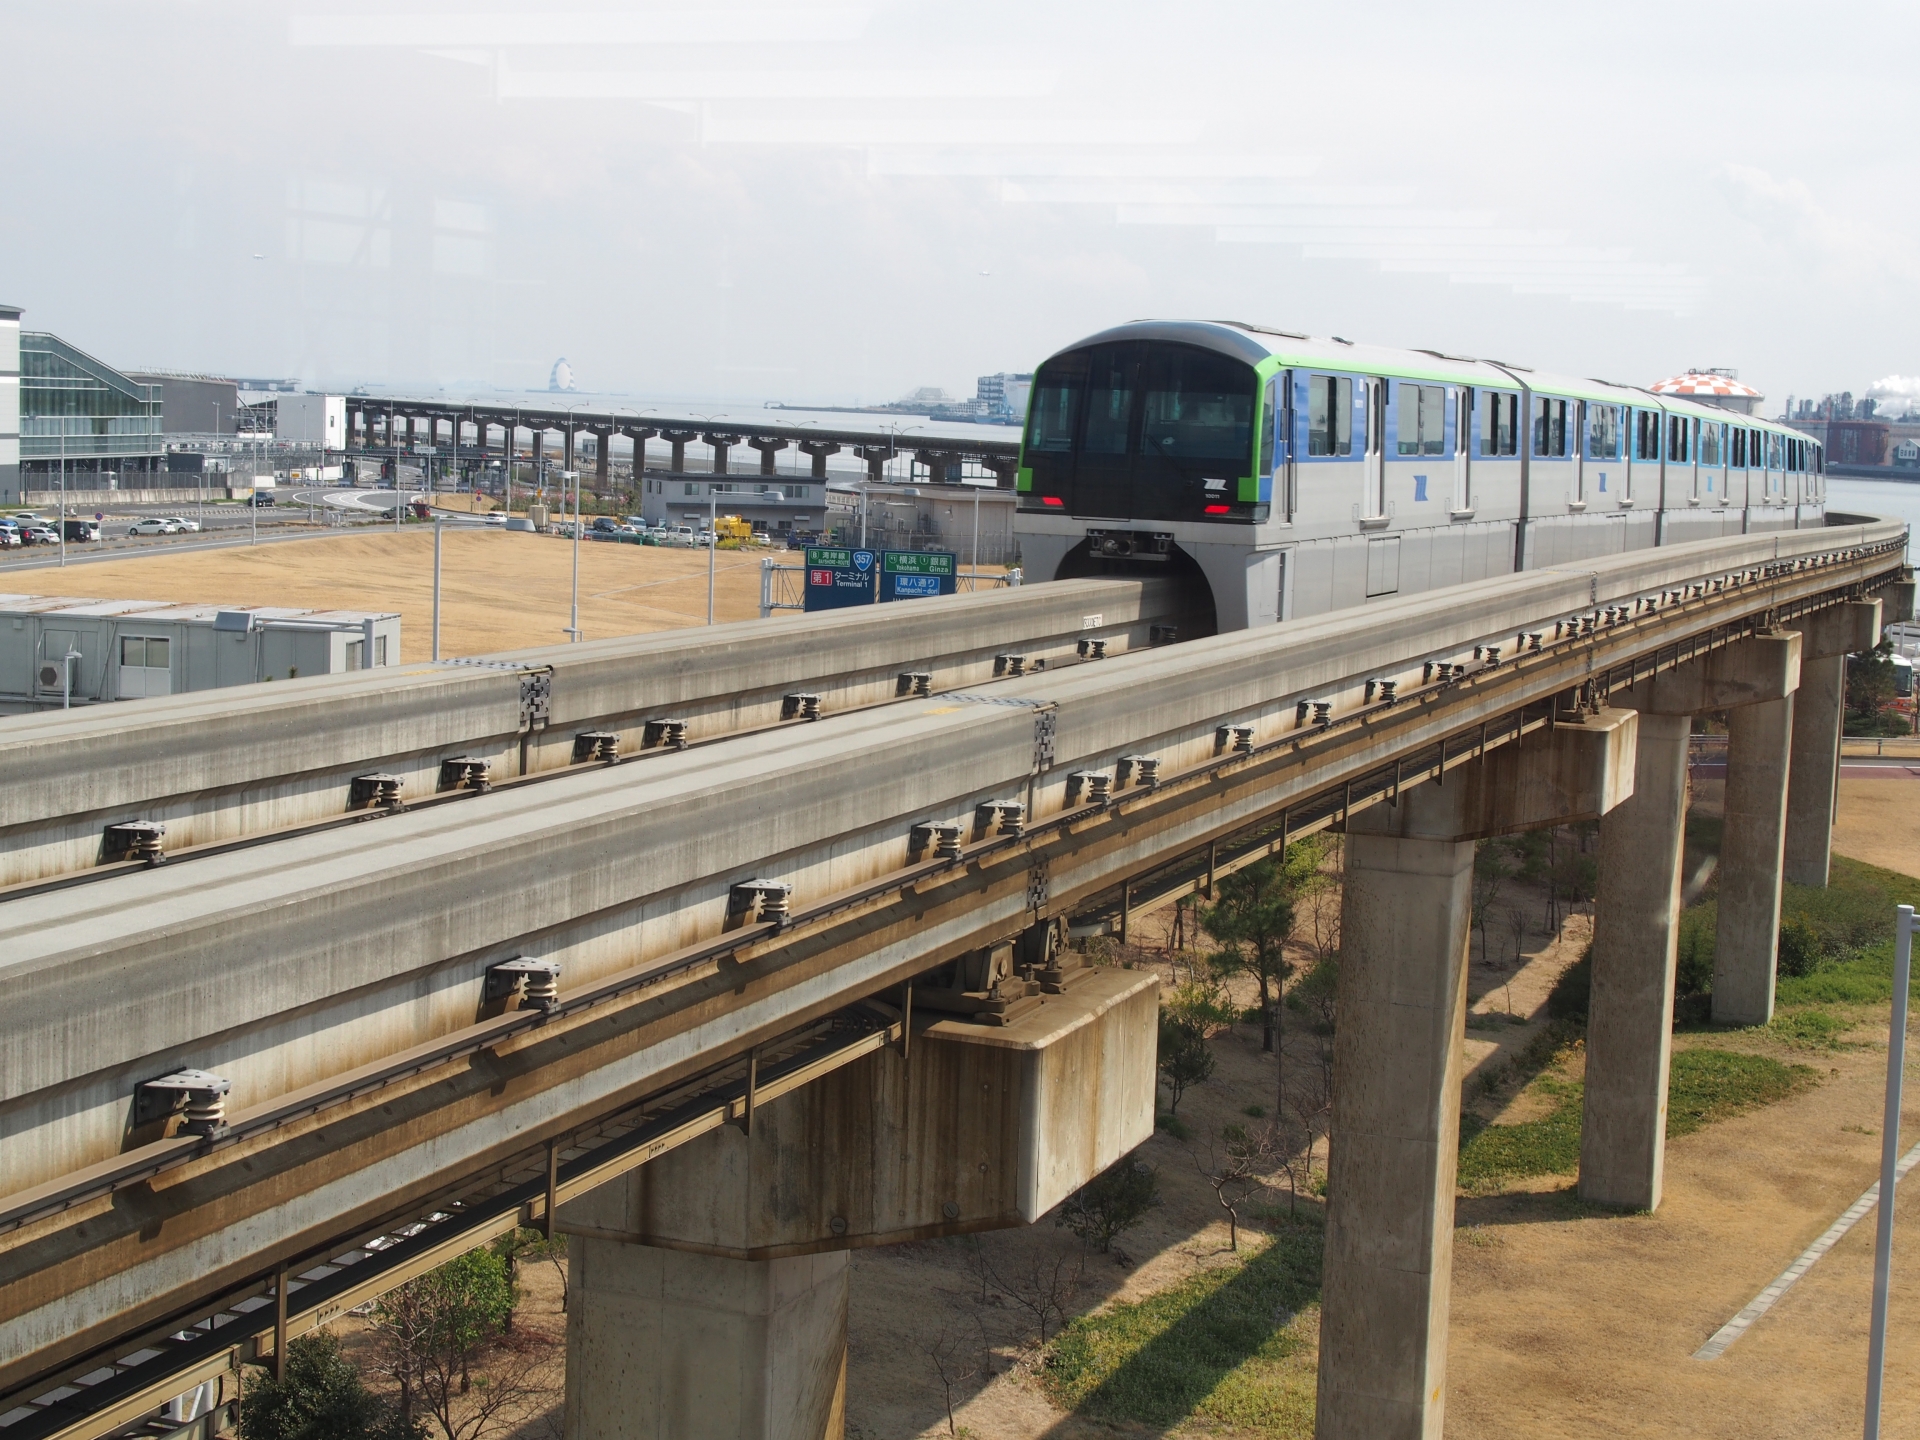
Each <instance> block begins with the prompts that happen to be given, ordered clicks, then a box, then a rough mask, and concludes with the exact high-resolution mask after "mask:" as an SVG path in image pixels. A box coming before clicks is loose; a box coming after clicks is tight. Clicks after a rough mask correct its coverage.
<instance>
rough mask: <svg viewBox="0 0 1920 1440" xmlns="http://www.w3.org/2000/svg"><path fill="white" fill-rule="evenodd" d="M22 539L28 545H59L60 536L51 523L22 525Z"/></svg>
mask: <svg viewBox="0 0 1920 1440" xmlns="http://www.w3.org/2000/svg"><path fill="white" fill-rule="evenodd" d="M20 539H21V542H22V543H23V544H27V545H58V544H59V543H60V537H59V536H58V535H57V534H55V533H54V529H53V527H52V526H51V525H22V526H21V527H20Z"/></svg>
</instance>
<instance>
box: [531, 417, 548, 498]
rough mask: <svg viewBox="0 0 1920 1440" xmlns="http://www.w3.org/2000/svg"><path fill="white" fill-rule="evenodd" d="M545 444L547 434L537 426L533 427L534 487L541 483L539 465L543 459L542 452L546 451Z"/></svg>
mask: <svg viewBox="0 0 1920 1440" xmlns="http://www.w3.org/2000/svg"><path fill="white" fill-rule="evenodd" d="M546 444H547V432H546V431H544V430H542V429H541V428H540V427H539V426H538V425H536V426H534V427H533V483H534V484H535V485H538V484H540V482H541V478H542V477H541V474H540V464H541V461H542V460H543V459H544V458H545V457H544V454H543V452H544V450H545V449H546Z"/></svg>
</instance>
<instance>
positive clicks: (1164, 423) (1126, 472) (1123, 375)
mask: <svg viewBox="0 0 1920 1440" xmlns="http://www.w3.org/2000/svg"><path fill="white" fill-rule="evenodd" d="M1258 404H1259V380H1258V377H1257V376H1256V374H1255V372H1254V369H1253V367H1252V366H1251V365H1248V364H1246V363H1245V362H1244V361H1241V360H1236V359H1234V358H1233V357H1232V356H1228V355H1221V354H1218V353H1216V352H1214V351H1211V350H1206V349H1202V348H1200V347H1199V346H1194V345H1183V344H1179V343H1175V342H1169V341H1154V340H1136V341H1122V342H1120V343H1117V344H1111V345H1093V346H1089V347H1087V348H1086V349H1084V350H1073V351H1068V352H1067V353H1066V354H1064V355H1056V356H1055V357H1054V358H1053V359H1051V360H1049V361H1048V362H1047V363H1046V364H1045V365H1043V366H1042V367H1041V368H1040V372H1039V374H1038V375H1036V376H1035V377H1034V388H1033V406H1032V410H1031V412H1030V419H1029V421H1028V425H1027V437H1026V464H1027V466H1028V468H1030V469H1031V470H1032V471H1033V491H1032V492H1031V493H1030V494H1029V496H1028V497H1027V500H1026V503H1027V504H1028V505H1029V506H1031V507H1032V508H1036V509H1040V508H1045V509H1056V510H1065V511H1067V512H1068V513H1070V514H1074V515H1088V516H1097V517H1103V518H1118V519H1136V520H1206V519H1214V520H1219V519H1242V520H1244V519H1251V518H1257V517H1255V516H1254V514H1253V510H1254V508H1255V507H1253V506H1252V505H1250V504H1246V503H1243V502H1241V500H1240V480H1241V478H1242V477H1243V476H1246V475H1248V474H1250V473H1252V470H1253V442H1254V434H1253V424H1254V416H1255V413H1256V410H1257V407H1258Z"/></svg>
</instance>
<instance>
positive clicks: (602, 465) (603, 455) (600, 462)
mask: <svg viewBox="0 0 1920 1440" xmlns="http://www.w3.org/2000/svg"><path fill="white" fill-rule="evenodd" d="M612 442H613V432H612V431H611V430H595V431H594V432H593V488H594V489H595V490H596V491H598V492H599V493H600V494H602V495H604V494H606V493H607V489H608V485H607V458H608V452H610V451H611V450H612V449H613V443H612Z"/></svg>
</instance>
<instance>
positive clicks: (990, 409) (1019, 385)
mask: <svg viewBox="0 0 1920 1440" xmlns="http://www.w3.org/2000/svg"><path fill="white" fill-rule="evenodd" d="M1032 389H1033V376H1031V375H1012V374H1009V373H1008V372H1006V371H1005V370H1002V371H1001V372H1000V373H999V374H997V375H982V376H981V377H980V380H979V382H978V386H977V388H976V390H975V392H974V403H975V404H976V405H978V406H979V407H980V411H981V413H982V414H983V415H985V416H988V417H990V418H992V419H997V420H1010V421H1012V422H1013V423H1015V424H1019V423H1021V422H1022V421H1024V420H1025V419H1026V418H1027V395H1028V393H1029V392H1030V391H1031V390H1032Z"/></svg>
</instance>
